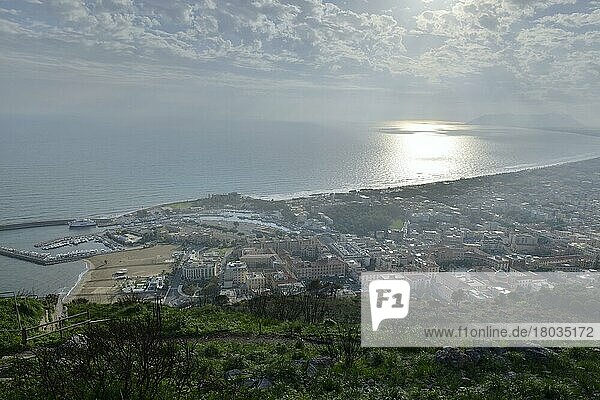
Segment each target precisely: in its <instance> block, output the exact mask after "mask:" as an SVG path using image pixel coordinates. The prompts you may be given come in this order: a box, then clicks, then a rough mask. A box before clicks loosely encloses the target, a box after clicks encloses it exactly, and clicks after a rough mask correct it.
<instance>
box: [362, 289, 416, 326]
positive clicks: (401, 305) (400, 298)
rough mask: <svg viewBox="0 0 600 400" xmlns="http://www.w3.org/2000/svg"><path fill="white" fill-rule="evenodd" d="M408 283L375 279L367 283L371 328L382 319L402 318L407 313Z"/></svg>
mask: <svg viewBox="0 0 600 400" xmlns="http://www.w3.org/2000/svg"><path fill="white" fill-rule="evenodd" d="M409 300H410V284H409V283H408V282H407V281H404V280H391V279H390V280H386V279H381V280H376V281H372V282H371V283H369V302H370V305H371V322H372V325H373V330H374V331H376V330H378V329H379V324H380V323H381V321H383V320H384V319H402V318H405V317H406V316H407V315H408V304H409Z"/></svg>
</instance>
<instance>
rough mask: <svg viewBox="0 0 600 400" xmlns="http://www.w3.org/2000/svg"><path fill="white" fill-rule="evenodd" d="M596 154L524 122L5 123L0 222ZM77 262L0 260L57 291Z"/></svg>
mask: <svg viewBox="0 0 600 400" xmlns="http://www.w3.org/2000/svg"><path fill="white" fill-rule="evenodd" d="M405 133H406V132H405ZM595 156H600V138H596V137H591V136H583V135H575V134H565V133H559V132H546V131H539V130H529V129H517V128H483V127H464V129H460V130H456V131H454V130H450V131H447V132H446V131H444V132H442V133H439V132H428V131H427V129H424V131H419V132H417V133H413V134H390V133H382V132H380V131H378V130H377V129H373V126H367V125H344V126H341V125H339V126H319V125H311V124H301V123H275V122H273V123H270V122H235V123H232V122H228V123H211V124H206V125H203V126H202V127H200V126H188V127H187V128H185V129H182V128H178V129H174V128H173V127H171V126H169V124H162V125H161V124H155V125H152V126H145V127H140V126H136V125H130V126H128V127H117V126H108V125H101V124H100V125H98V124H91V123H90V124H82V123H77V122H73V121H71V122H65V123H64V124H61V123H53V124H45V123H38V124H19V123H11V124H5V126H2V125H0V223H10V222H21V221H31V220H39V219H51V218H74V217H84V216H100V215H107V214H113V213H117V212H124V211H128V210H132V209H135V208H138V207H140V206H147V205H152V204H157V203H163V202H167V201H172V200H181V199H189V198H196V197H199V196H203V195H206V194H209V193H223V192H231V191H237V192H240V193H244V194H249V195H255V196H263V197H275V198H278V197H289V196H291V195H300V194H307V193H314V192H328V191H344V190H350V189H356V188H367V187H374V188H378V187H389V186H399V185H408V184H415V183H424V182H431V181H438V180H447V179H458V178H461V177H470V176H477V175H484V174H493V173H498V172H506V171H512V170H519V169H524V168H527V167H534V166H541V165H549V164H554V163H559V162H566V161H574V160H580V159H585V158H592V157H595ZM57 229H62V228H57ZM62 234H63V232H58V231H57V232H54V231H44V230H40V229H31V230H23V231H14V232H10V233H7V232H0V244H14V245H19V247H29V246H30V245H31V244H32V241H33V240H37V239H36V238H38V237H39V238H40V239H39V240H42V239H48V235H50V236H52V235H55V236H61V235H62ZM39 240H38V241H39ZM9 242H10V243H9ZM82 269H83V266H82V264H81V263H74V264H65V265H61V266H51V267H38V266H33V265H31V264H29V263H24V262H20V261H15V260H10V259H7V258H4V257H0V290H13V289H31V288H34V289H35V290H36V291H37V292H38V293H46V292H53V291H56V290H58V289H60V288H62V287H68V286H71V285H72V284H73V283H74V281H75V280H76V279H77V276H78V275H79V273H80V272H81V271H82Z"/></svg>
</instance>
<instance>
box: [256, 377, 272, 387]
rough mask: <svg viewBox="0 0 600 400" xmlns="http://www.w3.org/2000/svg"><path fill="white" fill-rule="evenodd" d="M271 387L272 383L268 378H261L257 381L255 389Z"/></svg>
mask: <svg viewBox="0 0 600 400" xmlns="http://www.w3.org/2000/svg"><path fill="white" fill-rule="evenodd" d="M271 386H273V382H271V381H270V380H269V379H268V378H265V377H262V378H260V380H259V381H258V384H257V385H256V388H257V389H267V388H270V387H271Z"/></svg>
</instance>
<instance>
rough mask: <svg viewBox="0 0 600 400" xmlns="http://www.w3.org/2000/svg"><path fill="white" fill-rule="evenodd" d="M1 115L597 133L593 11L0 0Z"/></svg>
mask: <svg viewBox="0 0 600 400" xmlns="http://www.w3.org/2000/svg"><path fill="white" fill-rule="evenodd" d="M0 88H1V89H2V97H1V99H0V117H6V116H10V117H23V118H44V117H48V118H59V117H61V116H71V117H82V118H83V117H85V118H96V119H100V120H102V119H104V120H122V121H139V120H146V121H147V120H152V119H158V118H163V119H167V120H181V121H184V120H186V121H201V120H203V119H266V120H294V121H338V120H339V121H365V122H367V121H368V122H371V121H381V120H395V119H441V120H451V121H468V120H470V119H472V118H476V117H478V116H480V115H483V114H490V113H518V114H525V113H564V114H569V115H571V116H573V117H574V118H576V119H578V120H579V121H580V122H582V123H583V124H586V125H588V126H600V113H598V112H597V110H600V96H598V94H599V93H600V1H598V0H587V1H580V0H546V1H537V0H406V1H400V0H369V1H366V0H347V1H342V0H331V1H330V2H324V1H321V0H298V1H283V0H230V1H219V0H0Z"/></svg>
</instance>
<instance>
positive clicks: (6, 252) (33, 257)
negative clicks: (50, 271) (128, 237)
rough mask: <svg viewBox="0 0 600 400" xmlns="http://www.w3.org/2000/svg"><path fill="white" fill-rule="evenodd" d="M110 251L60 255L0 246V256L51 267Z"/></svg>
mask: <svg viewBox="0 0 600 400" xmlns="http://www.w3.org/2000/svg"><path fill="white" fill-rule="evenodd" d="M113 251H115V250H112V249H101V250H99V249H92V250H76V251H71V252H68V253H62V254H56V255H53V254H50V253H39V252H37V251H29V250H19V249H14V248H12V247H5V246H0V256H5V257H10V258H16V259H18V260H23V261H28V262H31V263H34V264H38V265H53V264H61V263H66V262H71V261H78V260H82V259H84V258H88V257H93V256H96V255H98V254H106V253H112V252H113Z"/></svg>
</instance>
